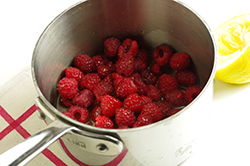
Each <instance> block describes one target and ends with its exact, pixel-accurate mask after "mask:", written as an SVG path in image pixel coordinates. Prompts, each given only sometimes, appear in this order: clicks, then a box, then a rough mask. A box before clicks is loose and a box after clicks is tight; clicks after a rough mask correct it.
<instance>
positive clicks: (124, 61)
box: [115, 55, 135, 77]
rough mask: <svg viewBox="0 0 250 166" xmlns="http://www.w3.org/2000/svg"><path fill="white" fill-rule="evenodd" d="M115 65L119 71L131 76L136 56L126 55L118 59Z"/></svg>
mask: <svg viewBox="0 0 250 166" xmlns="http://www.w3.org/2000/svg"><path fill="white" fill-rule="evenodd" d="M115 66H116V72H117V73H119V74H123V75H124V76H125V77H127V76H130V75H131V74H133V73H134V66H135V64H134V57H133V56H131V55H128V56H124V57H123V58H121V59H119V60H118V61H116V64H115Z"/></svg>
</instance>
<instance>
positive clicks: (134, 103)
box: [123, 93, 142, 112]
mask: <svg viewBox="0 0 250 166" xmlns="http://www.w3.org/2000/svg"><path fill="white" fill-rule="evenodd" d="M123 107H125V108H129V109H130V110H131V111H133V112H140V110H141V108H142V101H141V96H139V95H138V94H137V93H131V94H130V95H129V96H128V97H126V98H125V100H124V101H123Z"/></svg>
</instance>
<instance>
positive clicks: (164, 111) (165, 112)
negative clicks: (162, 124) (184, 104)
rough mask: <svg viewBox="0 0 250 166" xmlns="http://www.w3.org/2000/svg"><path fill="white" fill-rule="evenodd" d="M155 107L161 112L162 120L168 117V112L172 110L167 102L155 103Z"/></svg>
mask: <svg viewBox="0 0 250 166" xmlns="http://www.w3.org/2000/svg"><path fill="white" fill-rule="evenodd" d="M156 105H157V106H158V107H159V108H160V109H161V111H162V119H165V118H166V117H168V114H169V112H170V111H171V110H172V109H173V106H172V105H171V104H170V103H169V102H167V101H160V102H158V103H156Z"/></svg>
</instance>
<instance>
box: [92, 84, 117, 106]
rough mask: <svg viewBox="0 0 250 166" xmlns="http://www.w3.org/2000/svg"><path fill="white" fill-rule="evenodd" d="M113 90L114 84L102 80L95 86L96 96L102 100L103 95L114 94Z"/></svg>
mask: <svg viewBox="0 0 250 166" xmlns="http://www.w3.org/2000/svg"><path fill="white" fill-rule="evenodd" d="M113 90H114V88H113V86H112V84H110V83H108V82H104V81H102V82H100V83H98V84H97V85H96V86H94V88H93V93H94V95H95V97H96V100H97V101H101V100H102V97H103V96H105V95H110V94H112V92H113Z"/></svg>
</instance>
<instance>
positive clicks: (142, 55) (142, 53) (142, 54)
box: [136, 49, 150, 66]
mask: <svg viewBox="0 0 250 166" xmlns="http://www.w3.org/2000/svg"><path fill="white" fill-rule="evenodd" d="M136 58H137V59H141V60H142V62H143V63H145V64H146V66H148V65H149V63H150V55H149V53H148V51H147V50H145V49H139V51H138V53H137V55H136Z"/></svg>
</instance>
